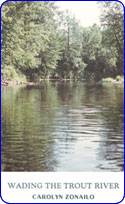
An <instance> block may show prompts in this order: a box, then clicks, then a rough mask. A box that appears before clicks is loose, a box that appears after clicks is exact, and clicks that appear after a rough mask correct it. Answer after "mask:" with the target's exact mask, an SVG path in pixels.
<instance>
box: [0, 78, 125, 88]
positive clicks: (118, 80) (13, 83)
mask: <svg viewBox="0 0 125 204" xmlns="http://www.w3.org/2000/svg"><path fill="white" fill-rule="evenodd" d="M45 81H54V82H56V81H60V82H66V81H82V82H83V81H84V82H85V83H86V81H85V80H84V79H78V80H75V79H61V78H60V79H40V80H39V81H14V80H1V86H20V85H29V86H32V85H39V84H40V83H41V82H45ZM87 83H91V81H88V82H87ZM92 83H94V84H107V83H111V84H124V77H121V78H120V77H116V79H114V78H103V79H101V80H100V81H94V82H92Z"/></svg>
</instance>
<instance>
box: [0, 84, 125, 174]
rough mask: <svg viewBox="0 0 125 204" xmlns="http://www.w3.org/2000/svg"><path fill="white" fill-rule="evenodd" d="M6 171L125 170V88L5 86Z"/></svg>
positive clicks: (76, 85)
mask: <svg viewBox="0 0 125 204" xmlns="http://www.w3.org/2000/svg"><path fill="white" fill-rule="evenodd" d="M1 105H2V112H1V117H2V118H1V119H2V120H1V121H2V137H1V142H2V171H123V164H124V136H123V135H124V134H123V132H124V109H123V108H124V88H123V87H122V86H119V85H110V86H109V85H107V86H102V85H87V84H83V83H74V82H44V83H42V84H41V85H40V86H26V87H2V98H1Z"/></svg>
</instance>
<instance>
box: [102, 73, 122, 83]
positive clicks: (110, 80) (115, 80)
mask: <svg viewBox="0 0 125 204" xmlns="http://www.w3.org/2000/svg"><path fill="white" fill-rule="evenodd" d="M107 82H108V83H115V84H124V76H119V75H118V76H117V77H116V78H111V77H108V78H103V79H102V80H101V83H107Z"/></svg>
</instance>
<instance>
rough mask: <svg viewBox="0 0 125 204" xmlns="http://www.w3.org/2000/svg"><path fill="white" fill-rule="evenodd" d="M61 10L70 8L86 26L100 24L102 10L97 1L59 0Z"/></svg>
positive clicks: (58, 4)
mask: <svg viewBox="0 0 125 204" xmlns="http://www.w3.org/2000/svg"><path fill="white" fill-rule="evenodd" d="M56 4H57V6H59V7H60V10H63V11H64V10H66V9H68V10H70V11H71V12H72V13H73V14H74V15H75V17H76V19H78V20H80V24H81V25H82V26H84V27H87V26H92V25H93V24H94V23H96V24H99V16H100V10H99V8H98V7H99V6H98V4H96V2H95V1H90V2H89V1H58V2H56Z"/></svg>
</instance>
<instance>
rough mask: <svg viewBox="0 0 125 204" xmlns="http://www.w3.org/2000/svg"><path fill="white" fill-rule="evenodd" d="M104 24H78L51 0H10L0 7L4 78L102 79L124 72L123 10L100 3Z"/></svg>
mask: <svg viewBox="0 0 125 204" xmlns="http://www.w3.org/2000/svg"><path fill="white" fill-rule="evenodd" d="M100 4H101V5H100V6H101V7H102V8H101V10H102V15H101V22H102V26H101V27H99V26H97V25H93V26H92V27H88V28H84V27H81V26H80V24H79V22H78V21H77V20H76V19H75V17H74V16H73V15H71V14H70V13H69V12H68V11H66V12H60V11H59V10H58V8H57V7H56V6H55V2H53V1H9V2H7V3H5V4H4V5H3V6H2V12H1V59H2V60H1V61H2V64H1V75H2V79H4V80H5V79H11V80H12V79H13V80H19V79H21V80H23V79H26V80H30V81H32V80H35V79H41V78H65V79H67V78H70V79H71V78H73V79H83V78H85V79H87V80H89V79H92V80H100V79H101V78H103V77H109V76H110V77H112V76H113V77H115V76H116V75H118V74H119V75H122V74H123V71H124V10H123V7H122V5H121V4H120V3H119V2H112V1H105V2H103V1H102V2H100Z"/></svg>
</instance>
